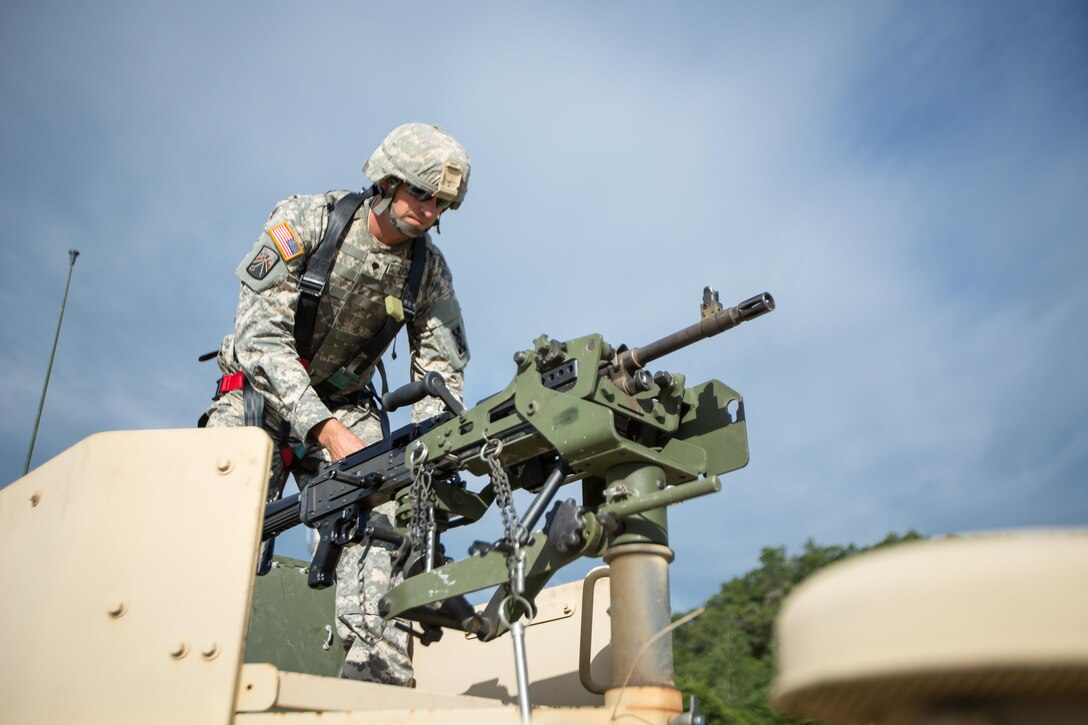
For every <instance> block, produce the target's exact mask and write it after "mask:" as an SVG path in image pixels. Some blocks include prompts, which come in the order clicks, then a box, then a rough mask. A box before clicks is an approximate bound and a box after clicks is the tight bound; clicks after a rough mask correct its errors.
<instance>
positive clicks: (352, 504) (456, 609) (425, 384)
mask: <svg viewBox="0 0 1088 725" xmlns="http://www.w3.org/2000/svg"><path fill="white" fill-rule="evenodd" d="M773 309H774V299H773V298H772V297H771V295H770V294H767V293H763V294H761V295H757V296H755V297H752V298H750V299H748V300H745V301H744V302H742V303H740V304H738V305H736V306H734V307H730V308H723V307H722V305H721V304H720V303H719V302H718V297H717V293H716V292H714V291H713V290H711V289H710V288H707V289H705V290H704V294H703V302H702V307H701V319H700V321H699V322H698V323H696V324H694V325H691V326H690V327H687V328H684V329H682V330H680V331H679V332H676V333H674V334H672V335H669V336H667V337H664V338H662V339H660V340H657V341H655V342H652V343H650V344H649V345H646V346H644V347H636V348H632V349H628V348H626V347H624V346H620V347H613V346H612V345H610V344H609V343H607V342H606V341H605V340H604V339H603V338H602V337H601V336H600V335H588V336H585V337H579V338H576V339H573V340H568V341H566V342H560V341H558V340H554V339H550V338H549V337H548V336H546V335H542V336H540V337H539V338H537V339H536V340H535V341H534V342H533V346H532V347H531V348H529V349H527V350H522V351H519V352H517V353H516V354H515V355H514V363H515V365H516V366H517V372H516V373H515V375H514V378H513V379H512V380H511V381H510V383H509V384H508V385H507V386H506V387H505V388H504V389H503V390H502V391H500V392H498V393H496V394H494V395H491V396H489V397H487V398H485V399H484V400H482V401H480V402H479V403H478V404H477V405H476V406H474V407H472V408H471V409H464V408H462V407H461V406H460V405H459V404H457V403H456V401H453V400H451V398H450V396H449V395H448V393H447V391H445V388H444V385H443V384H442V381H441V378H440V376H437V375H429V376H427V378H425V379H423V380H419V381H415V382H413V383H410V384H409V385H408V386H405V387H404V388H401V389H400V390H397V391H394V392H393V393H390V394H389V395H387V396H386V407H387V408H389V409H393V408H395V407H397V406H399V405H404V404H408V403H411V402H415V401H416V400H419V399H422V397H423V396H425V395H433V396H435V397H439V398H441V399H443V400H445V401H446V407H447V410H448V412H447V413H444V414H443V415H441V416H439V417H437V418H434V419H431V420H430V421H426V422H424V423H421V424H419V425H410V426H406V427H405V428H402V429H400V430H398V431H395V432H393V434H392V435H391V436H390V437H389V438H388V439H386V440H385V441H383V442H382V444H381V445H379V446H370V447H368V448H366V449H363V450H362V451H360V452H358V453H356V454H352V455H351V456H348V457H347V458H345V459H343V460H341V461H338V462H336V463H334V464H332V465H331V466H330V467H329V468H327V469H326V470H325V471H323V472H322V473H321V474H319V475H318V476H317V477H315V478H314V479H313V480H312V481H311V482H310V483H309V484H308V485H307V486H306V487H305V488H304V489H303V491H302V492H301V493H300V494H299V495H298V496H297V497H291V498H289V499H284V500H283V501H280V502H276V503H273V504H269V507H268V508H267V509H266V515H265V526H264V533H263V535H264V537H265V538H268V537H270V536H275V535H276V534H278V533H280V532H282V531H284V530H286V529H287V528H290V527H291V526H294V525H296V524H298V523H305V524H306V525H308V526H311V527H313V528H316V529H318V533H319V539H320V543H319V545H318V550H317V552H316V554H315V556H314V561H313V562H312V563H311V567H310V584H311V586H314V587H322V586H328V585H329V584H331V583H332V581H333V572H334V571H335V566H336V562H337V560H338V559H339V551H340V548H341V547H342V546H343V545H347V544H350V543H359V542H360V541H363V540H364V539H366V538H368V537H372V538H378V539H384V540H386V541H393V542H397V541H399V542H401V543H402V545H403V546H404V547H405V548H407V545H408V538H409V537H407V536H405V535H404V534H403V533H402V532H400V531H381V530H376V529H375V528H374V527H373V526H370V525H368V522H367V518H368V515H369V511H370V510H371V509H372V508H374V507H375V506H377V505H379V504H381V503H383V502H385V501H389V500H393V499H397V500H398V501H399V504H400V505H399V507H398V525H399V526H406V525H407V524H408V512H409V510H410V509H411V500H410V496H409V493H410V491H411V488H410V487H411V484H412V482H413V480H414V479H415V478H416V477H417V476H418V475H419V473H420V472H423V471H426V473H428V474H429V475H430V480H431V486H432V487H433V491H434V494H435V501H436V505H435V523H436V528H437V532H436V534H435V535H434V536H429V537H427V542H426V544H425V545H423V546H421V547H420V549H422V551H418V550H417V551H414V552H413V553H412V555H411V556H410V557H409V558H408V563H407V564H406V565H405V567H404V569H405V578H404V580H403V582H402V583H400V584H398V585H397V586H395V587H393V588H392V589H391V590H390V591H389V592H387V594H386V595H385V597H383V598H382V600H381V602H380V605H379V611H380V613H381V614H382V616H383V617H385V618H387V619H392V618H403V619H409V620H414V621H416V622H419V623H420V624H421V625H422V627H423V635H424V642H426V641H427V638H428V637H429V638H431V639H433V638H436V637H438V636H440V635H441V631H442V628H453V629H459V630H464V631H466V632H470V633H472V634H475V635H477V636H478V638H479V639H480V640H482V641H487V640H491V639H494V638H495V637H497V636H499V635H500V634H502V633H503V632H504V631H506V629H507V628H508V625H509V622H513V621H515V620H516V619H517V618H518V617H520V616H522V615H526V614H528V615H530V616H531V615H532V614H533V613H532V612H531V611H526V610H528V609H532V608H533V607H534V606H535V605H534V604H533V600H534V597H535V596H536V595H537V594H538V593H539V592H540V591H541V589H543V588H544V586H545V585H546V584H547V582H548V581H549V580H550V579H551V577H552V576H553V575H554V574H555V573H556V572H557V571H558V570H559V569H560V568H562V567H563V566H565V565H567V564H569V563H570V562H572V561H574V560H575V559H577V558H579V557H582V556H590V557H598V556H603V557H604V560H605V561H606V562H607V563H609V566H610V571H611V574H610V584H611V587H612V601H613V604H612V628H613V640H612V645H613V674H614V675H617V673H622V674H620V675H618V677H621V678H622V677H624V676H625V675H626V676H627V677H629V682H630V684H633V685H634V684H638V685H651V686H670V687H671V685H672V648H671V639H670V638H668V637H660V638H659V639H658V640H655V641H654V644H653V645H652V647H650V649H649V650H648V651H647V652H646V653H640V649H641V648H642V647H643V646H645V645H646V643H648V642H650V641H651V640H652V639H653V637H654V635H655V634H657V633H658V632H660V631H661V630H662V629H664V628H665V627H667V626H668V624H669V623H670V614H669V605H668V563H669V562H670V561H671V560H672V551H671V549H669V547H668V543H669V542H668V524H667V517H666V511H665V508H666V507H667V506H668V505H670V504H674V503H678V502H680V501H685V500H688V499H690V498H694V497H697V496H702V495H705V494H708V493H713V492H716V491H718V490H720V488H721V483H720V481H719V479H718V476H719V475H722V474H724V473H728V472H730V471H734V470H736V469H739V468H742V467H743V466H745V465H746V464H747V463H748V437H747V431H746V423H745V415H744V401H743V398H742V397H741V395H740V393H738V392H737V391H735V390H733V389H732V388H730V387H728V386H727V385H725V384H723V383H721V382H719V381H717V380H710V381H707V382H704V383H701V384H698V385H693V386H691V387H688V386H687V385H686V381H685V378H684V376H683V375H681V374H676V373H669V372H663V371H662V372H657V373H654V374H651V373H650V372H648V371H647V370H646V369H645V366H646V365H648V364H649V363H651V362H653V361H654V360H656V359H658V358H660V357H662V356H664V355H666V354H668V353H670V352H673V351H675V350H677V349H680V348H682V347H685V346H687V345H690V344H692V343H694V342H697V341H699V340H703V339H705V338H707V337H711V336H713V335H716V334H718V333H720V332H723V331H725V330H728V329H730V328H732V327H735V326H736V325H738V324H740V323H742V322H745V321H747V320H751V319H754V318H756V317H759V316H760V315H763V314H766V313H767V312H770V311H772V310H773ZM495 458H497V459H498V462H499V465H500V466H501V468H502V469H503V471H504V473H505V474H506V477H507V478H508V480H509V481H510V484H511V486H512V487H513V488H522V489H525V490H527V491H529V492H531V493H534V494H535V498H534V500H533V501H532V503H531V505H530V506H529V508H528V509H527V511H526V512H525V514H524V516H523V517H522V518H521V520H520V524H519V526H518V527H517V528H518V533H517V534H516V536H517V538H518V542H517V543H518V544H519V545H520V546H521V548H522V549H523V551H524V552H525V562H524V567H525V568H524V571H525V580H524V590H523V592H522V594H521V596H520V597H511V596H510V588H509V582H510V577H511V572H510V568H509V567H508V557H509V554H510V553H511V548H512V547H511V545H510V542H508V541H500V542H498V543H497V544H494V545H478V546H474V547H473V551H472V552H470V555H469V556H468V557H467V558H465V559H461V560H458V561H449V560H446V559H445V557H444V556H443V555H442V554H441V553H440V552H441V546H440V545H439V544H438V541H437V533H440V532H441V531H443V530H447V529H449V528H452V527H455V526H461V525H465V524H471V523H473V522H475V521H477V520H479V518H480V517H482V516H483V514H484V513H485V512H486V510H487V509H488V507H489V506H490V505H491V503H492V502H494V501H495V499H496V493H497V492H496V490H495V485H494V483H493V482H492V483H491V484H489V485H487V486H485V487H484V488H482V489H481V490H480V491H478V492H473V491H470V490H468V488H467V487H466V485H465V484H464V482H463V481H462V480H461V478H460V475H459V474H460V472H461V471H467V472H469V473H471V474H473V475H476V476H486V475H489V474H490V473H491V471H492V468H491V465H490V464H489V461H488V459H491V462H494V459H495ZM578 481H580V482H581V502H580V503H579V502H578V501H576V500H575V499H574V498H567V499H565V500H562V501H559V502H557V503H555V505H554V506H552V504H553V502H554V499H555V498H556V495H557V493H558V491H559V489H560V488H561V487H562V486H564V485H566V484H570V483H574V482H578ZM549 507H550V511H548V509H549ZM545 511H548V513H547V518H546V524H545V526H544V527H543V529H541V530H535V529H536V526H537V524H538V523H539V522H540V519H541V518H542V517H543V516H544V513H545ZM490 587H497V589H496V591H495V593H494V595H493V596H492V598H491V600H490V602H489V603H488V604H487V606H486V607H485V608H484V610H483V611H482V612H477V611H475V610H473V609H472V607H470V606H469V605H468V603H467V600H466V599H465V595H466V594H469V593H472V592H476V591H479V590H482V589H486V588H490Z"/></svg>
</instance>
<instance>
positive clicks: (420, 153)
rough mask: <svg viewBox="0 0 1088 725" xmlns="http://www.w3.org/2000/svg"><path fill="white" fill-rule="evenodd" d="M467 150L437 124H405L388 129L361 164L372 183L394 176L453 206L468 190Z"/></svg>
mask: <svg viewBox="0 0 1088 725" xmlns="http://www.w3.org/2000/svg"><path fill="white" fill-rule="evenodd" d="M468 172H469V161H468V153H467V152H466V151H465V149H464V147H463V146H461V144H459V143H457V141H456V140H455V139H454V138H453V136H450V135H449V134H448V133H446V132H445V131H444V130H443V129H442V128H440V127H439V126H434V125H431V124H429V123H406V124H404V125H403V126H397V127H396V128H395V129H393V130H392V132H390V134H389V135H388V136H386V137H385V140H383V141H382V143H381V145H380V146H378V148H377V149H375V150H374V153H373V154H371V156H370V158H369V159H368V160H367V162H366V163H365V164H363V173H364V174H366V177H367V178H368V179H370V180H371V181H373V182H374V183H375V184H377V183H380V182H382V181H384V180H385V179H388V178H389V177H393V178H396V179H399V180H401V181H405V182H408V183H409V184H412V185H413V186H418V187H419V188H421V189H426V190H427V191H429V192H431V193H432V194H434V195H435V197H436V198H438V199H439V200H441V201H448V202H450V207H451V208H453V209H456V208H457V207H459V206H461V202H462V201H464V200H465V194H466V193H467V192H468Z"/></svg>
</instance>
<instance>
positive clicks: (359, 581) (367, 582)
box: [208, 391, 413, 685]
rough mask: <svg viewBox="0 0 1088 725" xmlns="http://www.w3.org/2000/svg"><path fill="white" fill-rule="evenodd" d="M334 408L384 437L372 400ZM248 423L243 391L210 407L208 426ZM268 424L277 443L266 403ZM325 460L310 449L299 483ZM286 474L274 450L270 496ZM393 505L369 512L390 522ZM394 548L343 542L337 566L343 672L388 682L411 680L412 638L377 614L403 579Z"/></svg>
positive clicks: (362, 431) (373, 438)
mask: <svg viewBox="0 0 1088 725" xmlns="http://www.w3.org/2000/svg"><path fill="white" fill-rule="evenodd" d="M333 414H334V415H335V416H336V418H337V419H338V420H339V421H340V422H341V423H343V424H344V425H345V426H346V427H347V428H348V429H349V430H351V432H352V433H354V434H355V435H357V436H359V437H360V438H362V439H363V440H364V441H366V442H368V443H374V442H377V441H379V440H381V437H382V432H381V422H380V419H379V417H378V414H377V411H374V410H372V409H371V408H370V406H369V405H365V404H364V405H361V406H350V407H345V408H340V409H336V410H334V411H333ZM244 424H245V413H244V407H243V404H242V393H241V391H235V392H231V393H227V394H226V395H224V396H223V397H221V398H220V399H219V400H217V401H215V402H214V403H213V404H212V407H211V408H210V409H209V410H208V427H209V428H212V427H217V426H220V427H223V426H241V425H244ZM264 427H265V430H266V431H267V432H268V434H269V435H270V436H272V439H273V440H274V441H277V445H278V435H279V432H278V431H279V420H278V419H277V417H276V416H275V415H274V414H273V413H272V412H271V411H268V410H267V409H266V413H265V426H264ZM327 461H328V454H327V453H326V452H325V450H324V449H323V448H319V449H317V450H314V451H310V452H308V453H307V454H306V456H305V457H304V458H303V459H302V460H301V461H300V462H299V463H298V464H296V466H295V470H294V471H293V473H294V476H295V481H296V482H297V483H298V486H299V488H300V489H301V488H302V486H304V485H306V482H307V481H309V480H310V478H311V477H313V475H314V474H316V473H317V471H318V469H319V467H320V466H321V464H323V463H325V462H327ZM287 476H288V471H287V470H286V469H285V468H284V465H283V459H282V458H281V457H280V456H279V454H278V453H274V454H273V455H272V470H271V471H270V473H269V478H268V493H269V496H272V495H273V493H275V494H276V495H279V494H280V493H282V491H283V486H284V484H285V483H286V481H287ZM395 506H396V504H395V503H394V502H392V501H391V502H389V503H386V504H382V505H381V506H378V507H377V508H375V509H374V511H373V512H372V513H371V521H372V522H374V523H375V524H377V525H378V526H385V527H392V525H393V521H392V518H393V513H394V509H395ZM392 551H393V547H392V546H390V545H388V544H385V543H383V542H370V543H364V544H362V545H361V546H348V547H345V548H344V550H343V553H342V554H341V556H340V564H339V565H338V566H337V567H336V630H337V633H338V634H339V635H340V637H341V639H343V640H344V648H345V649H346V650H347V657H346V659H345V660H344V667H343V670H342V671H341V673H340V676H341V677H347V678H350V679H353V680H367V681H369V682H382V683H386V684H390V685H408V684H411V683H412V674H413V673H412V660H411V655H410V651H409V647H410V639H411V638H410V636H409V634H408V633H407V632H406V631H405V630H404V629H402V628H400V627H396V626H394V623H393V622H388V623H386V622H384V621H382V618H381V616H379V615H378V601H379V600H380V599H381V598H382V596H384V595H385V593H386V591H388V589H389V587H390V586H391V585H392V584H395V583H397V582H399V574H398V575H396V576H395V575H394V573H393V567H392V561H391V553H392Z"/></svg>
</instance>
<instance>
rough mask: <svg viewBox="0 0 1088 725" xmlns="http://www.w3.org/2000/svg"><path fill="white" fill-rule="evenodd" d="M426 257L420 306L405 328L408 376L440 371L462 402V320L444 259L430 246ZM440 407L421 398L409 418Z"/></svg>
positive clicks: (466, 355)
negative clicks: (409, 352)
mask: <svg viewBox="0 0 1088 725" xmlns="http://www.w3.org/2000/svg"><path fill="white" fill-rule="evenodd" d="M429 257H430V259H429V263H428V269H427V272H426V274H425V276H424V278H423V290H422V294H421V295H420V299H421V304H420V309H419V310H418V312H417V314H416V317H415V319H414V320H413V321H412V325H411V327H409V330H408V338H409V341H410V343H411V348H412V370H411V378H412V380H418V379H420V378H422V377H423V376H424V375H425V374H426V373H428V372H432V371H433V372H437V373H440V374H441V375H442V377H443V378H445V379H446V387H447V388H449V390H450V392H451V393H453V395H454V397H456V398H457V399H458V400H459V401H462V403H463V402H464V372H463V371H464V369H465V366H466V365H467V364H468V360H469V349H468V338H467V337H466V336H465V323H464V320H463V319H462V317H461V306H460V304H458V302H457V296H456V294H454V291H453V277H452V275H451V274H450V271H449V268H448V267H447V266H446V261H445V259H444V258H443V257H442V255H441V253H440V252H438V250H437V249H435V248H434V247H431V249H430V254H429ZM442 410H443V406H442V403H441V402H439V401H438V400H435V399H433V398H424V399H423V400H422V401H420V402H419V403H416V404H415V405H414V406H412V420H413V421H414V422H419V421H421V420H425V419H427V418H430V417H432V416H435V415H438V414H439V413H440V412H442Z"/></svg>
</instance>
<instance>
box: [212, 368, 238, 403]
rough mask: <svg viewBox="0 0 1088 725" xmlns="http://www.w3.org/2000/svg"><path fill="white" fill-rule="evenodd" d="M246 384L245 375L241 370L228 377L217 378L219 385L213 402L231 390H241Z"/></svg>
mask: <svg viewBox="0 0 1088 725" xmlns="http://www.w3.org/2000/svg"><path fill="white" fill-rule="evenodd" d="M245 384H246V375H245V373H243V372H242V371H241V370H239V371H238V372H236V373H231V374H230V375H224V376H223V377H221V378H219V385H218V386H217V387H216V389H215V397H214V398H213V400H218V399H219V397H220V396H221V395H223V394H225V393H229V392H231V391H232V390H241V389H242V388H243V387H244V386H245Z"/></svg>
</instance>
